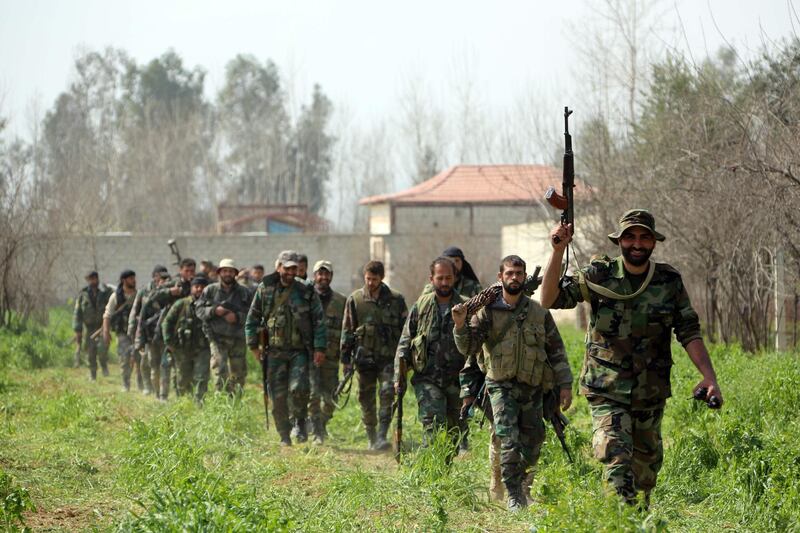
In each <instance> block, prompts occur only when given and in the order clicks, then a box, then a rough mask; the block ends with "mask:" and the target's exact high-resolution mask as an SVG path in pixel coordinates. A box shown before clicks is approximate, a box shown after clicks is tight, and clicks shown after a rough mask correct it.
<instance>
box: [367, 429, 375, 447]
mask: <svg viewBox="0 0 800 533" xmlns="http://www.w3.org/2000/svg"><path fill="white" fill-rule="evenodd" d="M367 439H368V440H369V444H368V445H367V449H369V450H377V449H378V448H376V447H375V445H376V443H377V440H378V433H377V432H376V431H375V426H367Z"/></svg>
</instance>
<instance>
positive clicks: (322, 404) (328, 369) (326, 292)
mask: <svg viewBox="0 0 800 533" xmlns="http://www.w3.org/2000/svg"><path fill="white" fill-rule="evenodd" d="M332 280H333V264H331V262H330V261H324V260H322V261H317V262H316V263H315V264H314V290H315V291H316V292H317V295H318V296H319V299H320V302H321V303H322V312H323V313H324V315H325V326H326V329H327V332H328V333H327V335H328V346H327V349H326V350H325V361H324V362H323V363H322V364H321V365H319V366H315V367H313V368H311V375H310V378H311V399H310V401H309V403H308V410H309V414H310V415H311V429H312V432H313V434H314V440H313V442H314V444H322V443H323V441H324V440H325V438H326V437H327V436H328V431H327V425H328V421H329V420H330V419H331V417H332V416H333V410H334V409H335V407H336V406H335V405H334V403H333V391H334V390H336V386H337V384H338V382H339V351H340V348H339V340H340V338H341V333H342V317H343V316H344V304H345V301H346V300H347V298H346V297H345V296H344V295H343V294H339V293H338V292H336V291H334V290H333V289H331V281H332Z"/></svg>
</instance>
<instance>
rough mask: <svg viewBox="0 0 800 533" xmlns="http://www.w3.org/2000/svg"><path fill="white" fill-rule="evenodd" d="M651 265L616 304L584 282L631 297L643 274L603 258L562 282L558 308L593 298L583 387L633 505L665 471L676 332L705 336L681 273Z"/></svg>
mask: <svg viewBox="0 0 800 533" xmlns="http://www.w3.org/2000/svg"><path fill="white" fill-rule="evenodd" d="M651 268H654V269H655V270H654V273H653V277H652V279H651V281H650V283H649V284H648V285H647V287H646V289H645V290H644V291H643V292H642V293H641V294H639V295H638V296H636V297H635V298H632V299H627V300H618V299H611V298H608V297H606V296H602V295H600V294H598V293H596V292H594V291H591V290H589V288H588V286H587V285H586V283H585V281H589V282H591V283H595V284H597V285H601V286H602V287H605V288H606V289H610V290H612V291H614V292H615V293H617V294H623V295H624V294H632V293H633V292H634V291H636V290H638V289H639V287H640V286H641V284H642V281H643V279H641V278H643V276H631V275H630V274H627V273H626V271H625V267H624V265H623V259H622V257H621V256H620V257H617V258H614V259H612V258H609V257H607V256H603V257H600V258H597V259H595V260H593V261H592V262H591V263H590V264H589V266H587V267H585V268H583V269H581V270H580V273H579V274H578V275H575V276H573V277H571V278H568V279H567V283H566V284H562V285H560V292H559V296H558V298H557V299H556V301H555V302H554V303H553V304H552V306H551V307H553V308H560V309H568V308H572V307H575V306H576V305H577V304H578V303H579V302H584V301H586V302H589V303H590V305H591V307H592V312H591V318H590V322H589V332H588V333H587V339H586V355H585V357H584V360H583V368H582V370H581V376H580V390H581V394H583V395H585V396H586V399H587V400H588V401H589V404H590V406H591V409H592V425H593V429H594V435H593V438H592V444H593V447H594V454H595V457H597V459H598V460H599V461H600V462H602V463H603V464H604V465H605V466H606V473H605V477H606V481H607V482H608V483H609V484H610V485H611V486H612V487H613V488H614V489H615V490H616V491H617V492H618V493H619V494H620V495H621V496H622V497H623V498H625V499H626V500H628V501H631V500H633V499H635V497H636V492H637V491H638V490H643V491H645V493H646V494H649V492H650V491H651V490H652V489H653V487H654V486H655V484H656V477H657V475H658V471H659V469H660V468H661V463H662V459H663V455H664V451H663V446H662V443H661V418H662V415H663V414H664V405H665V403H666V399H667V398H669V397H670V395H671V389H670V369H671V367H672V355H671V352H670V344H671V341H672V331H674V332H675V335H676V336H677V338H678V342H680V343H681V344H682V345H684V346H686V345H687V344H688V343H689V342H691V341H693V340H695V339H700V338H701V334H700V323H699V320H698V317H697V313H695V311H694V309H692V305H691V302H690V301H689V296H688V294H687V293H686V289H685V287H684V286H683V281H682V280H681V275H680V273H679V272H678V271H677V270H675V269H674V268H672V267H671V266H669V265H667V264H664V263H654V264H652V267H651Z"/></svg>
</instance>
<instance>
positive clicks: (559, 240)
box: [550, 224, 572, 250]
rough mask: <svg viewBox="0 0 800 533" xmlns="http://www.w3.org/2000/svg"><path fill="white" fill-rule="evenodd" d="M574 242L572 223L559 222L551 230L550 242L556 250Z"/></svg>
mask: <svg viewBox="0 0 800 533" xmlns="http://www.w3.org/2000/svg"><path fill="white" fill-rule="evenodd" d="M570 242H572V224H559V225H558V226H556V227H554V228H553V229H552V230H550V244H551V245H553V249H554V250H564V249H566V247H567V245H569V243H570Z"/></svg>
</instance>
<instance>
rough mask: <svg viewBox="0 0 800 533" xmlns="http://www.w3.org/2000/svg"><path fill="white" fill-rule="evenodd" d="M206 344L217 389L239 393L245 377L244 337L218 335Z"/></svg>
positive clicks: (242, 387)
mask: <svg viewBox="0 0 800 533" xmlns="http://www.w3.org/2000/svg"><path fill="white" fill-rule="evenodd" d="M208 344H209V349H210V350H211V370H212V371H213V372H214V384H215V386H216V388H217V390H218V391H223V390H224V391H226V392H227V393H228V394H234V393H237V394H240V393H241V392H242V389H244V382H245V378H246V377H247V357H246V355H245V352H246V349H247V347H246V346H245V343H244V338H241V339H240V338H231V337H219V338H217V339H214V340H212V341H209V343H208Z"/></svg>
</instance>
